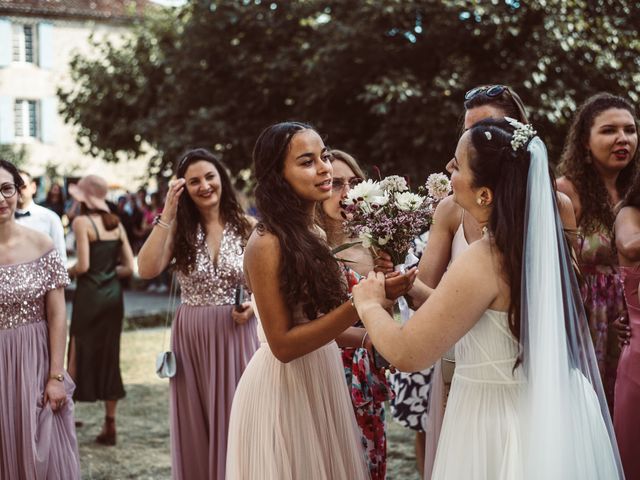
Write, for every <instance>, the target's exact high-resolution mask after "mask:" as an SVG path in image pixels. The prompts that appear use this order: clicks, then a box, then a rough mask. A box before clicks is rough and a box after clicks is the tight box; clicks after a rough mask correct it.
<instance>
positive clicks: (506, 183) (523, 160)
mask: <svg viewBox="0 0 640 480" xmlns="http://www.w3.org/2000/svg"><path fill="white" fill-rule="evenodd" d="M513 131H514V129H513V127H512V126H511V125H510V124H509V123H508V122H507V121H506V120H504V119H501V120H498V119H486V120H482V121H480V122H478V123H476V124H475V125H474V126H473V127H471V128H470V129H469V135H470V139H471V149H470V150H471V152H470V161H469V166H470V168H471V171H472V173H473V182H472V185H473V187H474V188H480V187H487V188H490V189H491V191H492V192H493V209H492V210H491V216H490V217H489V223H488V225H487V227H488V228H489V231H490V232H491V233H492V235H493V241H494V244H495V246H496V248H497V249H498V251H499V252H500V254H501V267H502V273H503V275H504V278H505V280H506V282H507V284H508V285H509V286H510V289H511V300H510V302H509V330H510V331H511V333H512V334H513V336H514V337H516V338H517V339H518V341H520V306H521V290H522V264H523V252H524V231H525V215H524V212H525V210H526V203H527V181H528V179H529V163H530V161H531V155H530V154H529V152H528V151H527V149H526V148H525V147H521V148H519V149H518V150H517V151H515V152H514V151H513V149H512V148H511V139H512V138H513ZM486 132H489V135H487V134H486Z"/></svg>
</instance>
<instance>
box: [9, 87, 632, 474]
mask: <svg viewBox="0 0 640 480" xmlns="http://www.w3.org/2000/svg"><path fill="white" fill-rule="evenodd" d="M505 117H508V118H510V119H515V120H517V121H518V122H520V123H521V124H528V123H529V121H528V114H527V109H526V107H525V105H524V104H523V103H522V100H521V99H520V97H519V96H518V95H517V94H516V92H514V91H513V89H511V88H510V87H508V86H504V85H489V86H481V87H477V88H474V89H471V90H469V91H468V92H467V94H466V96H465V101H464V122H463V128H462V131H461V132H460V140H459V143H458V146H457V148H456V153H455V155H454V157H453V158H452V159H451V161H449V163H448V164H446V169H447V170H448V171H449V172H450V173H451V176H452V184H453V191H454V193H453V195H451V196H449V197H447V198H445V199H444V200H442V201H441V202H440V203H439V204H438V206H437V208H436V210H435V215H434V221H433V226H432V227H431V229H430V231H429V233H428V240H427V242H426V248H425V250H424V252H417V253H419V256H420V262H419V264H418V268H417V270H416V269H411V270H409V271H408V272H407V273H403V274H400V273H397V272H393V264H392V263H391V262H390V257H389V255H387V254H386V253H385V252H383V251H375V252H373V251H371V250H369V249H365V248H364V247H362V246H361V245H352V246H351V247H350V248H347V249H344V250H342V251H341V252H340V253H339V254H337V255H334V253H333V252H332V249H333V248H335V247H337V246H340V245H343V244H345V243H348V242H350V241H352V240H353V239H349V238H347V237H346V236H345V234H344V231H343V230H342V221H343V217H342V215H341V205H340V202H341V200H343V199H344V198H346V195H347V193H348V192H349V190H350V189H351V188H353V187H355V186H356V185H357V184H359V183H361V182H362V181H364V180H365V179H366V175H365V173H364V171H363V169H362V168H361V166H360V165H359V164H358V162H357V161H356V159H355V158H354V157H353V156H351V155H350V154H349V153H347V152H343V151H340V150H335V149H329V148H328V147H327V146H325V144H324V143H323V140H322V136H321V135H320V134H319V133H318V132H317V131H316V130H315V129H314V128H312V127H311V126H309V125H306V124H302V123H297V122H285V123H279V124H276V125H272V126H270V127H268V128H267V129H265V130H264V131H263V132H262V133H261V134H260V136H259V137H258V139H257V141H256V145H255V148H254V152H253V161H254V174H255V177H256V180H257V184H256V189H255V199H256V206H257V211H258V219H256V218H253V217H251V216H249V215H247V214H246V213H245V211H244V210H243V208H242V207H241V204H240V201H239V197H238V195H237V194H236V192H235V190H234V187H233V184H232V181H231V178H230V176H229V173H228V170H227V168H226V167H225V165H224V164H223V163H222V162H221V161H220V160H219V159H218V158H217V157H216V156H215V155H213V154H212V153H210V152H208V151H207V150H204V149H195V150H190V151H188V152H187V153H185V154H184V155H183V156H182V157H181V158H180V159H179V160H178V162H177V164H176V171H175V174H176V175H175V176H176V178H175V179H174V180H173V181H172V182H171V183H170V185H169V186H168V190H167V192H166V195H163V194H162V193H161V192H160V193H156V194H152V195H151V196H148V195H147V192H146V191H145V190H142V189H141V190H139V191H138V192H137V193H136V194H129V195H125V196H122V197H120V198H119V199H118V202H117V204H116V205H113V204H110V203H109V202H108V201H107V196H108V188H107V184H106V182H105V181H104V180H103V179H102V178H100V177H98V176H95V175H89V176H87V177H84V178H83V179H81V180H80V181H79V182H78V183H77V184H75V185H73V186H71V187H70V188H69V194H70V196H71V197H72V198H73V200H74V201H75V202H74V207H73V208H69V206H68V205H67V206H66V207H65V198H64V192H63V191H62V189H61V188H60V187H59V186H57V188H53V187H52V189H51V192H50V193H49V195H47V201H46V206H47V208H43V207H41V206H38V205H36V204H35V203H34V202H33V196H34V194H35V184H34V183H33V181H32V179H31V177H30V176H29V175H28V174H26V173H24V172H19V171H18V170H17V169H16V168H15V167H14V166H13V165H12V164H10V163H8V162H5V161H0V246H2V248H0V278H2V279H4V280H5V281H4V282H2V283H0V306H1V307H2V308H1V312H0V351H2V352H4V351H7V352H14V353H13V354H12V355H9V356H7V355H0V378H2V384H3V385H11V386H12V387H11V388H3V389H1V391H0V401H1V402H2V403H3V405H8V407H9V408H6V409H3V410H2V413H0V429H2V432H1V433H2V436H0V450H1V453H2V454H1V455H0V478H5V477H6V478H16V479H20V478H79V457H78V449H77V442H76V439H75V428H77V427H78V426H79V425H78V422H76V423H75V424H74V418H73V401H74V400H75V401H88V402H95V401H98V400H100V401H104V402H105V421H104V426H103V429H102V431H101V432H100V434H99V435H98V436H97V438H96V441H97V442H99V443H101V444H105V445H114V444H115V443H116V420H115V418H116V406H117V402H118V400H120V399H121V398H123V397H124V395H125V392H124V387H123V382H122V378H121V374H120V367H119V345H120V332H121V329H122V319H123V316H124V313H123V302H122V286H121V281H120V280H121V279H125V278H128V277H130V276H131V274H132V272H133V268H134V256H135V255H137V261H138V272H139V275H140V276H141V277H143V278H146V279H154V278H158V277H159V276H161V275H165V276H166V275H167V273H166V272H168V271H171V272H173V273H174V274H175V277H176V279H177V282H178V283H179V285H180V291H181V305H180V307H179V308H178V310H177V312H176V314H175V318H174V321H173V324H172V336H171V350H172V352H173V353H174V355H175V359H176V365H177V371H176V373H175V375H174V376H173V377H172V378H171V379H170V409H171V410H170V420H171V422H170V425H171V455H172V476H173V478H176V479H200V478H202V479H204V478H207V479H208V478H218V479H224V478H229V479H274V480H275V479H282V478H291V479H302V478H304V479H318V480H320V479H365V478H371V479H373V480H382V479H384V478H386V450H387V444H386V431H385V430H386V421H387V416H386V411H385V403H386V402H389V401H390V402H391V404H392V407H393V408H392V415H393V417H394V418H395V419H396V420H397V421H399V422H401V423H402V424H404V425H406V426H407V427H409V428H412V429H414V430H415V431H416V454H417V455H416V458H417V459H418V465H417V467H418V469H419V470H420V472H421V474H422V475H423V476H424V478H426V479H429V478H435V479H463V478H478V479H486V480H488V479H493V478H504V479H507V478H521V474H522V472H521V471H520V470H519V468H522V465H523V464H524V461H523V460H522V459H523V455H525V454H524V453H521V452H520V451H519V449H518V448H515V447H514V445H516V444H517V441H516V440H514V438H512V437H509V435H506V434H505V433H504V432H513V431H515V432H519V430H518V428H517V427H514V424H513V423H512V422H516V420H513V419H514V418H517V415H518V414H517V413H514V412H516V410H515V408H512V407H513V405H512V404H511V403H510V402H513V398H515V394H514V392H516V393H517V392H520V390H519V389H520V388H522V387H521V385H523V384H526V378H525V377H526V375H525V374H524V373H523V369H522V368H521V364H522V362H523V357H524V361H525V362H526V355H527V354H528V353H529V352H528V351H524V353H523V352H522V351H521V349H520V348H519V346H520V345H523V344H525V343H524V342H526V341H528V340H527V339H526V338H524V339H523V337H522V335H521V334H522V332H521V331H520V327H521V313H520V312H521V307H523V306H522V305H521V304H520V301H521V300H520V293H521V291H524V287H522V286H521V283H520V281H521V280H520V276H521V271H523V269H524V268H525V267H524V266H525V263H526V258H525V255H524V250H523V245H522V244H523V243H524V233H523V232H524V230H525V227H526V223H524V222H526V220H525V217H526V216H525V204H526V205H528V204H527V203H526V202H527V199H528V197H527V195H528V193H527V186H526V184H527V176H528V172H529V166H530V164H531V162H533V153H532V151H531V150H530V149H528V147H527V145H524V147H522V146H518V144H517V142H516V144H515V145H516V146H515V147H514V139H515V138H516V132H517V129H518V128H519V127H517V126H515V127H514V124H513V123H510V121H507V120H505V119H504V118H505ZM637 128H638V122H637V116H636V111H635V108H634V107H633V105H632V104H631V103H630V102H629V101H628V100H626V99H624V98H621V97H617V96H613V95H610V94H606V93H600V94H597V95H594V96H593V97H591V98H589V99H588V100H586V101H585V103H584V104H583V105H582V106H581V107H580V108H579V109H578V111H577V112H576V114H575V117H574V119H573V121H572V124H571V126H570V129H569V133H568V135H567V139H566V142H565V146H564V149H563V153H562V156H561V158H560V159H558V161H559V162H558V163H559V166H558V174H559V175H560V176H559V177H558V178H557V179H555V176H554V175H553V174H551V173H550V171H549V174H548V177H549V178H548V182H549V185H551V187H550V188H552V192H553V193H552V199H553V201H552V204H553V211H554V212H555V211H557V218H558V232H559V235H561V238H562V239H563V246H562V247H561V248H560V250H561V251H562V250H563V249H564V248H566V250H567V252H569V253H570V254H571V255H570V261H569V263H570V266H571V269H570V270H571V276H572V278H575V279H576V282H577V283H576V285H577V286H578V287H579V289H580V290H579V295H580V296H581V298H580V307H579V308H577V310H579V311H582V308H584V312H585V316H584V317H582V318H583V322H584V327H585V329H587V328H588V331H589V333H590V338H591V341H592V342H593V349H594V351H595V359H596V360H597V369H598V375H597V377H598V378H596V379H595V380H594V381H593V382H592V383H593V386H592V387H591V386H590V387H589V388H593V392H595V393H596V394H597V393H598V392H599V391H600V390H601V389H602V388H601V386H600V382H601V383H602V386H603V387H604V389H603V391H604V395H605V396H606V405H607V406H608V407H609V410H610V413H611V415H612V417H613V425H614V430H615V439H616V441H613V443H611V444H609V443H607V441H602V439H603V438H609V437H607V434H606V429H605V430H603V432H605V433H603V435H602V436H598V435H599V434H598V433H597V432H598V431H599V428H600V423H598V421H597V420H598V419H599V420H600V422H601V424H602V427H603V428H605V427H606V425H607V424H608V422H610V417H609V412H607V411H606V410H607V409H606V408H604V409H603V411H602V412H601V411H600V410H599V409H598V410H597V413H594V418H593V421H594V424H593V425H595V426H593V428H591V430H590V431H591V433H592V434H593V435H594V438H597V439H598V441H599V442H600V443H597V442H596V443H597V448H596V450H598V451H596V452H595V453H596V457H597V458H596V460H594V462H595V465H596V467H595V468H594V470H597V471H599V472H608V474H611V475H615V476H612V477H607V478H622V472H621V470H619V465H618V463H617V458H618V449H619V458H620V459H621V464H622V468H623V469H624V473H625V475H626V477H627V478H636V477H640V461H639V459H638V456H637V455H635V453H636V450H637V447H636V445H637V443H638V441H639V440H640V438H639V436H638V432H640V416H639V415H638V412H637V405H638V404H639V402H640V389H639V388H638V385H639V384H640V371H639V369H638V365H640V363H639V362H638V360H640V359H639V358H637V357H638V355H640V353H639V352H640V347H639V343H638V342H639V340H638V339H640V313H639V312H640V299H639V298H638V282H639V281H640V270H639V269H640V163H639V159H638V156H639V154H638V148H637V147H638V133H637ZM536 139H537V137H536ZM528 140H529V141H532V138H529V139H528ZM538 140H539V139H538ZM545 155H546V153H545ZM545 161H546V157H545ZM443 166H444V162H443ZM545 175H547V174H545ZM54 187H56V186H55V185H54ZM147 198H149V202H147ZM527 211H528V207H527ZM54 212H55V213H54ZM62 214H66V215H69V217H70V218H71V219H72V223H71V225H72V232H73V235H74V238H75V242H76V245H77V247H76V248H77V250H76V262H75V263H74V264H73V265H70V266H69V267H68V268H66V262H65V257H64V256H65V254H66V246H65V240H64V233H63V232H62V226H61V224H60V222H59V216H60V215H62ZM56 219H57V221H56ZM36 231H39V232H41V233H37V232H36ZM568 258H569V257H568ZM496 265H498V266H496ZM70 277H71V278H76V281H77V290H76V295H75V299H74V303H73V311H72V319H71V325H70V328H69V341H68V346H67V344H66V325H65V322H64V318H65V316H64V295H63V288H64V286H65V285H66V284H67V283H68V282H69V278H70ZM476 277H477V278H476ZM161 285H165V286H166V281H162V282H161ZM157 288H159V287H154V289H157ZM461 291H462V292H466V298H465V300H464V301H461V298H460V297H459V294H460V293H459V292H461ZM402 295H406V296H407V297H409V298H410V300H411V304H412V308H413V309H415V314H414V316H413V317H412V318H411V319H410V320H409V321H408V322H407V324H406V325H405V326H404V327H400V326H398V325H397V324H394V323H393V322H392V321H391V320H390V319H388V318H387V316H388V314H387V312H386V311H385V308H388V307H389V305H390V304H392V302H393V301H394V300H395V299H397V298H398V297H399V296H402ZM483 295H484V296H483ZM564 301H565V302H567V298H566V296H565V299H564ZM474 302H476V303H474ZM523 308H524V307H523ZM523 328H524V327H523ZM567 330H569V328H567ZM567 335H569V333H567ZM485 341H486V342H488V343H486V344H484V346H483V342H485ZM588 343H589V345H591V342H588ZM498 344H500V346H499V347H497V346H496V345H498ZM487 345H489V346H490V347H491V348H494V347H495V348H498V349H500V352H501V353H500V355H502V356H503V357H502V358H500V359H499V360H496V359H495V358H493V357H492V355H495V352H491V351H490V350H491V349H490V348H489V351H487V350H486V348H487ZM454 346H455V348H454ZM584 348H585V350H584V352H582V355H583V356H585V357H588V356H589V352H590V351H591V347H590V346H587V347H584ZM376 350H378V351H376ZM65 351H66V352H67V353H66V356H67V358H66V363H67V367H66V369H65V367H64V364H65V358H64V357H65ZM478 351H480V352H482V354H483V355H485V356H486V358H485V359H484V360H487V359H489V360H490V361H485V362H484V363H483V362H480V363H483V365H488V364H491V365H492V368H494V369H495V371H491V372H490V373H489V374H487V376H488V377H491V376H492V375H493V376H495V375H499V376H500V379H499V381H498V380H489V379H488V377H482V378H481V379H474V380H473V381H472V380H470V376H471V377H472V376H473V373H472V372H470V371H469V370H470V366H469V362H468V360H469V355H471V354H474V352H475V353H478ZM379 354H382V355H384V357H386V358H387V359H388V360H389V361H390V362H391V364H393V365H395V368H394V367H393V366H382V367H380V366H379V365H378V362H379ZM505 358H506V359H507V360H508V361H507V360H505ZM494 360H495V361H494ZM456 362H461V364H460V365H458V367H457V368H455V369H454V367H455V365H456ZM500 362H502V363H500ZM480 363H477V364H478V365H480ZM498 364H500V365H502V366H501V367H496V365H498ZM396 370H397V371H396ZM18 371H19V372H20V374H19V376H18ZM67 372H68V374H67ZM454 372H455V373H454ZM485 373H486V372H485ZM3 376H4V377H3ZM16 378H21V379H24V381H20V382H16V381H15V379H16ZM12 379H13V380H12ZM465 382H469V383H465ZM474 382H475V383H474ZM492 382H493V383H492ZM475 384H482V386H484V387H486V386H487V385H488V384H500V385H501V387H500V388H501V389H502V390H500V392H501V393H500V394H496V393H495V392H494V393H492V394H491V395H488V394H486V389H485V390H482V392H480V390H479V389H480V387H479V386H478V385H475ZM590 385H591V384H590ZM479 392H480V393H479ZM483 395H484V396H483ZM480 396H482V402H483V406H482V407H478V408H477V409H476V410H473V411H472V412H471V413H470V405H472V404H473V402H474V401H476V402H477V401H478V398H480ZM594 396H596V395H594ZM18 404H20V406H21V408H15V406H17V405H18ZM498 407H499V408H500V409H501V410H497V408H498ZM496 412H498V413H499V415H498V417H500V422H503V423H500V426H498V425H496V424H495V422H494V424H493V425H492V422H491V421H489V418H493V417H492V415H494V414H495V413H496ZM503 417H504V418H503ZM596 417H597V418H596ZM463 419H464V420H463ZM494 420H495V418H494ZM463 421H464V425H463ZM498 423H499V422H498ZM491 429H501V433H495V432H493V431H491V432H489V430H491ZM43 431H47V432H50V433H49V434H48V435H42V434H41V432H43ZM594 432H595V433H594ZM6 435H10V436H13V437H14V440H13V441H12V442H3V441H2V440H1V439H2V438H5V436H6ZM483 435H484V437H483ZM518 435H519V434H518V433H516V434H515V437H518ZM487 439H489V440H487ZM513 442H516V443H513ZM476 444H478V445H476ZM480 444H482V446H481V445H480ZM16 445H20V448H18V447H16ZM507 447H509V448H507ZM520 447H521V445H520ZM522 450H524V449H522ZM583 453H584V452H583ZM591 453H594V452H593V451H592V452H591ZM461 455H464V456H465V458H467V460H465V461H460V460H459V459H460V456H461ZM609 458H611V459H612V460H611V461H609ZM456 459H458V460H456ZM567 462H569V461H567ZM598 469H600V470H598ZM496 472H497V473H496ZM470 475H471V476H470ZM500 475H502V476H500ZM591 475H596V476H594V477H584V478H598V477H597V474H591ZM601 478H604V477H601Z"/></svg>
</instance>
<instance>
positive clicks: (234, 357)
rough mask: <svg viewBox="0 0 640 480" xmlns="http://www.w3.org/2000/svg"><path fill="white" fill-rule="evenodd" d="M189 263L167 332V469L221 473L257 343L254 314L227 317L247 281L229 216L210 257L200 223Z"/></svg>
mask: <svg viewBox="0 0 640 480" xmlns="http://www.w3.org/2000/svg"><path fill="white" fill-rule="evenodd" d="M197 238H198V246H197V252H196V262H195V266H194V269H193V270H192V272H191V273H190V274H189V275H185V274H184V273H181V272H178V274H177V277H178V281H179V282H180V286H181V290H182V298H181V300H182V304H181V305H180V307H179V308H178V311H177V312H176V317H175V320H174V322H173V330H172V334H171V344H172V347H171V348H172V350H173V352H174V353H175V355H176V360H177V372H176V376H175V377H173V378H172V379H171V382H170V384H171V455H172V476H173V478H174V479H179V480H198V479H207V480H214V479H217V480H224V479H225V459H226V454H227V429H228V421H229V414H230V412H231V402H232V400H233V394H234V392H235V389H236V385H237V384H238V381H239V380H240V376H241V375H242V372H243V371H244V368H245V366H246V365H247V363H248V362H249V360H250V359H251V357H252V356H253V354H254V352H255V351H256V348H257V347H258V339H257V336H256V319H255V318H252V319H251V320H250V321H248V322H247V323H245V324H244V325H238V324H236V323H235V322H234V321H233V319H232V318H231V311H232V310H233V304H234V302H235V290H236V288H237V287H238V286H240V285H244V274H243V271H242V259H243V251H242V239H241V237H240V235H239V234H238V233H237V232H236V231H235V230H234V229H233V227H231V226H230V225H229V224H228V223H227V225H226V226H225V228H224V231H223V234H222V240H221V242H220V252H219V253H218V256H217V257H218V258H217V265H215V264H214V263H213V260H212V258H211V254H210V252H209V249H208V247H207V244H206V242H205V236H204V233H203V232H202V230H199V232H198V237H197Z"/></svg>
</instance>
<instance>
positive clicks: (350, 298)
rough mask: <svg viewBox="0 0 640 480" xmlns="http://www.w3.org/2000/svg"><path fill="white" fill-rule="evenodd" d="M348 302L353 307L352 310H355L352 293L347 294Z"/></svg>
mask: <svg viewBox="0 0 640 480" xmlns="http://www.w3.org/2000/svg"><path fill="white" fill-rule="evenodd" d="M349 303H351V306H352V307H353V309H354V310H357V308H356V302H355V301H354V300H353V293H350V294H349Z"/></svg>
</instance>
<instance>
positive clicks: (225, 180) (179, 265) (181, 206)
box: [173, 148, 251, 274]
mask: <svg viewBox="0 0 640 480" xmlns="http://www.w3.org/2000/svg"><path fill="white" fill-rule="evenodd" d="M200 161H205V162H209V163H211V164H212V165H213V166H214V167H216V170H217V171H218V174H219V175H220V186H221V190H222V192H221V194H220V215H221V218H222V220H223V221H224V222H225V223H227V222H228V223H230V224H231V225H232V226H233V228H235V230H236V231H237V232H238V233H239V234H240V235H241V236H242V238H243V239H244V240H246V239H247V238H248V237H249V233H250V232H251V224H250V223H249V221H248V220H247V218H246V216H245V215H244V212H243V210H242V207H240V203H239V202H238V199H237V197H236V192H235V190H234V189H233V185H232V184H231V178H230V177H229V173H228V170H227V167H226V166H225V165H224V164H223V163H222V161H220V159H218V157H216V156H215V155H214V154H213V153H211V152H210V151H208V150H206V149H204V148H196V149H194V150H189V151H187V152H186V153H185V154H184V155H182V157H181V159H180V161H179V162H178V169H177V171H176V176H177V177H178V178H184V176H185V173H186V172H187V169H188V168H189V167H190V166H191V165H192V164H194V163H196V162H200ZM185 188H186V187H185ZM177 221H178V224H177V228H176V238H175V245H174V247H173V255H174V257H175V268H176V270H179V271H181V272H182V273H184V274H189V273H191V271H192V270H193V268H194V266H195V260H196V249H197V247H198V241H197V234H198V225H200V227H201V228H202V229H203V230H204V231H205V234H206V226H205V225H204V224H203V222H202V218H201V216H200V212H199V211H198V208H197V207H196V204H195V203H194V202H193V200H192V199H191V197H190V196H189V194H188V193H187V192H184V193H183V194H182V195H181V196H180V200H179V201H178V214H177Z"/></svg>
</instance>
